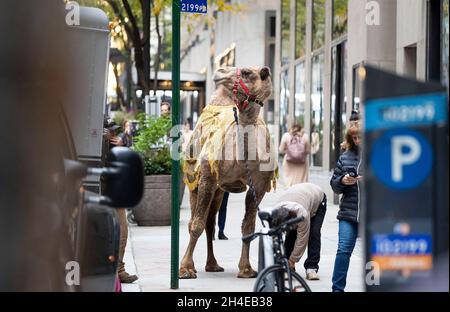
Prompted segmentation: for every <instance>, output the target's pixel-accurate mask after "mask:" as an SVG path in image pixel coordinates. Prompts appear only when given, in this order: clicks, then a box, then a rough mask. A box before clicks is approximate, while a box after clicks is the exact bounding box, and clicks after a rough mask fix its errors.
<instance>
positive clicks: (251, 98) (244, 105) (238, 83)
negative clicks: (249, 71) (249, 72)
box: [233, 68, 264, 111]
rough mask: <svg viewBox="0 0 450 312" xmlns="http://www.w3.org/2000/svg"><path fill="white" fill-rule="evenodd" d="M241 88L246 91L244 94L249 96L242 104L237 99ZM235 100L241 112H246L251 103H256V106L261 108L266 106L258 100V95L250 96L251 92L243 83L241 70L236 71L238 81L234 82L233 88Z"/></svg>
mask: <svg viewBox="0 0 450 312" xmlns="http://www.w3.org/2000/svg"><path fill="white" fill-rule="evenodd" d="M239 86H240V87H241V89H242V90H243V91H244V93H245V94H246V95H247V99H245V100H244V101H243V102H242V103H240V102H239V100H238V98H237V94H238V88H239ZM233 99H234V103H235V104H236V106H237V108H238V109H239V111H243V110H245V109H246V108H247V106H248V104H249V103H250V102H253V103H256V104H258V105H260V106H261V107H262V106H264V103H263V102H261V101H260V100H257V99H256V95H252V94H250V90H249V89H248V88H247V86H246V85H245V83H244V81H242V78H241V70H240V69H239V68H237V69H236V80H235V81H234V86H233Z"/></svg>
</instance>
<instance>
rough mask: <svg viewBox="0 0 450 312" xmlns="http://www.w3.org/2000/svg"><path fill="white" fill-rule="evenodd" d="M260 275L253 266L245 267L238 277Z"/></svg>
mask: <svg viewBox="0 0 450 312" xmlns="http://www.w3.org/2000/svg"><path fill="white" fill-rule="evenodd" d="M257 275H258V272H256V271H254V270H253V269H252V268H247V269H244V270H243V271H239V274H238V276H237V277H239V278H255V277H256V276H257Z"/></svg>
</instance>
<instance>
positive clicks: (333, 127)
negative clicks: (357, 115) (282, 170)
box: [275, 0, 449, 171]
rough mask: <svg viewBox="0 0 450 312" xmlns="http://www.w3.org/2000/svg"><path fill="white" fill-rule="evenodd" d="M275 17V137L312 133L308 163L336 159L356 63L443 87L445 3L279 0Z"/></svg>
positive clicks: (353, 96)
mask: <svg viewBox="0 0 450 312" xmlns="http://www.w3.org/2000/svg"><path fill="white" fill-rule="evenodd" d="M277 21H278V23H277V39H278V40H277V45H276V56H277V58H276V64H275V68H276V70H275V72H276V74H277V76H276V77H275V90H276V92H275V94H276V97H275V116H276V117H275V119H276V121H277V123H278V131H277V133H276V134H275V137H276V138H277V139H278V138H279V137H280V135H281V134H282V133H283V132H285V131H287V130H288V129H289V127H290V126H291V125H292V124H293V123H300V124H301V125H303V126H304V128H305V131H306V132H307V133H309V134H310V135H311V134H312V133H314V132H316V133H318V134H319V135H318V137H319V148H318V150H317V152H316V153H315V154H313V155H312V159H311V164H312V165H313V166H315V167H319V168H321V169H323V170H326V171H329V170H332V168H333V167H334V165H335V163H336V160H337V158H338V156H339V152H340V151H339V148H340V143H341V142H342V141H343V137H344V131H345V127H346V124H347V121H348V118H349V117H350V113H351V111H352V110H355V111H359V104H360V98H359V97H360V91H359V90H360V83H359V82H358V81H357V69H358V67H359V66H360V65H361V64H371V65H374V66H377V67H379V68H382V69H385V70H389V71H392V72H397V73H398V74H401V75H405V76H409V77H413V78H416V79H418V80H424V81H425V80H432V81H440V82H441V83H442V84H445V85H446V86H447V89H448V27H449V26H448V0H377V1H369V0H281V1H280V3H279V8H278V10H277ZM316 137H317V136H316Z"/></svg>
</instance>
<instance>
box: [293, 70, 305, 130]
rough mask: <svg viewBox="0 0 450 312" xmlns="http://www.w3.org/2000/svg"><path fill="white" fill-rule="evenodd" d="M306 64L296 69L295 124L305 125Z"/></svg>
mask: <svg viewBox="0 0 450 312" xmlns="http://www.w3.org/2000/svg"><path fill="white" fill-rule="evenodd" d="M305 102H306V92H305V63H304V62H301V63H299V64H298V65H297V66H296V67H295V101H294V103H295V104H294V107H295V114H294V115H295V122H296V123H298V124H300V125H302V126H304V125H305Z"/></svg>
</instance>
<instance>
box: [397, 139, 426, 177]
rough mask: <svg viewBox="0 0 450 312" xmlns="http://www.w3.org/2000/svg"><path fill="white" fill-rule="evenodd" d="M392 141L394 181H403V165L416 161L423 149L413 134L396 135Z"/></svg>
mask: <svg viewBox="0 0 450 312" xmlns="http://www.w3.org/2000/svg"><path fill="white" fill-rule="evenodd" d="M391 142H392V147H391V153H392V156H391V159H392V164H391V165H392V181H394V182H401V181H402V180H403V167H404V166H407V165H411V164H413V163H415V162H416V161H417V160H418V159H419V157H420V154H421V151H422V149H421V147H420V142H419V141H418V140H417V139H416V138H414V137H413V136H406V135H399V136H395V137H393V138H392V140H391ZM405 149H406V150H407V151H405Z"/></svg>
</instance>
